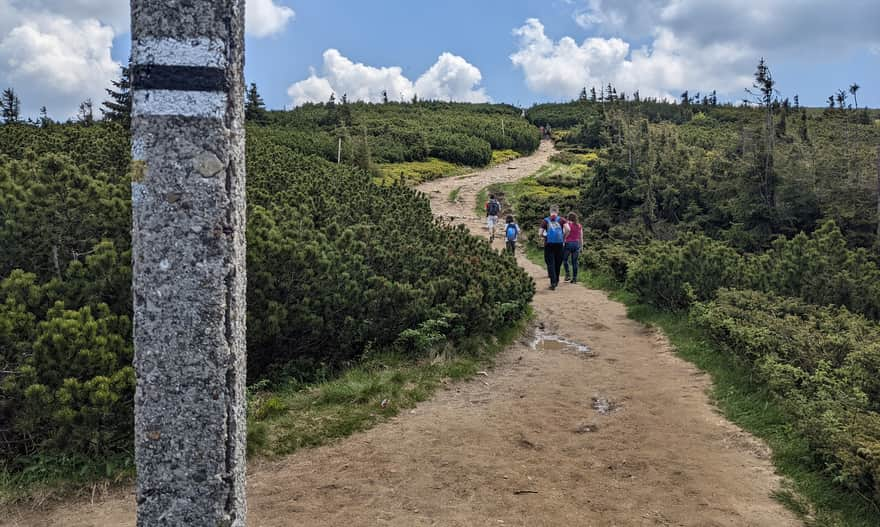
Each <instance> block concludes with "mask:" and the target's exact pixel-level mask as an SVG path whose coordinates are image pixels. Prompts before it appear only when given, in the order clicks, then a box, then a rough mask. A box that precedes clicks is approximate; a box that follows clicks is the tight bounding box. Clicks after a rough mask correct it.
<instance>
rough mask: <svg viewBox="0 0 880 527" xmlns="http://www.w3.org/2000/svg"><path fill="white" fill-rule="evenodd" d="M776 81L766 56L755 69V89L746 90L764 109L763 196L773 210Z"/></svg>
mask: <svg viewBox="0 0 880 527" xmlns="http://www.w3.org/2000/svg"><path fill="white" fill-rule="evenodd" d="M775 86H776V81H775V80H773V75H772V74H771V73H770V67H769V66H767V62H766V61H765V60H764V57H761V61H760V62H759V63H758V68H757V69H756V70H755V82H754V83H753V84H752V88H753V90H754V91H753V90H750V89H748V88H747V89H746V92H747V93H748V94H749V95H751V96H752V99H753V101H754V102H755V103H757V104H758V106H759V107H760V108H761V109H762V110H763V111H764V116H765V121H764V130H763V131H764V141H765V144H764V151H763V152H761V154H760V157H761V158H762V159H761V165H762V166H761V167H760V171H761V185H760V187H761V196H762V197H763V198H764V203H765V204H766V205H767V208H769V209H771V210H773V209H775V208H776V176H775V174H774V172H775V170H774V167H773V149H774V139H775V136H776V131H775V130H774V126H773V107H774V100H773V94H774V92H775Z"/></svg>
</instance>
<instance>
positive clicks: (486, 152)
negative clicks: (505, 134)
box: [429, 133, 492, 167]
mask: <svg viewBox="0 0 880 527" xmlns="http://www.w3.org/2000/svg"><path fill="white" fill-rule="evenodd" d="M429 152H430V155H432V156H434V157H438V158H440V159H445V160H446V161H450V162H452V163H458V164H460V165H467V166H472V167H482V166H486V165H488V164H489V163H491V162H492V145H490V144H489V142H488V141H486V140H484V139H480V138H478V137H473V136H470V135H464V134H452V133H446V134H438V135H436V136H434V137H433V138H432V141H431V146H430V149H429Z"/></svg>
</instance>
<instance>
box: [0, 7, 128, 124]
mask: <svg viewBox="0 0 880 527" xmlns="http://www.w3.org/2000/svg"><path fill="white" fill-rule="evenodd" d="M113 35H114V33H113V29H112V28H110V27H109V26H105V25H102V24H101V23H100V22H98V21H97V20H84V21H73V20H69V19H67V18H63V17H57V16H51V15H40V16H36V17H32V18H31V19H30V20H28V21H23V22H22V23H21V24H19V25H17V26H16V27H14V28H12V29H11V30H9V32H8V33H6V34H5V35H0V77H2V78H3V79H4V84H5V85H7V86H12V87H13V88H15V90H16V91H17V92H18V94H19V97H20V98H21V100H22V115H23V116H34V115H36V113H37V111H38V108H39V107H40V106H41V105H46V106H47V107H48V109H49V111H50V115H54V116H55V117H56V118H68V117H71V116H72V115H74V114H75V113H76V111H77V109H78V107H79V103H80V102H82V101H83V100H85V99H88V98H91V99H92V101H93V103H94V104H95V112H96V115H98V116H99V115H100V113H99V112H98V111H97V108H98V107H99V106H100V103H101V101H103V100H104V99H105V98H106V93H105V91H104V89H105V88H106V87H109V86H110V81H111V80H112V79H114V78H116V77H118V76H119V71H120V70H119V67H120V65H119V64H118V63H117V62H115V61H114V60H113V59H112V58H111V57H110V47H111V45H112V42H113ZM4 87H5V86H4Z"/></svg>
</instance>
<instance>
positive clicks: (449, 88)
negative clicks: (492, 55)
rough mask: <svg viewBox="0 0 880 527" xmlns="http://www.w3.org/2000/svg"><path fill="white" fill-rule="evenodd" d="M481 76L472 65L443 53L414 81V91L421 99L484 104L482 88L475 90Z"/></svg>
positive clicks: (457, 57)
mask: <svg viewBox="0 0 880 527" xmlns="http://www.w3.org/2000/svg"><path fill="white" fill-rule="evenodd" d="M482 80H483V74H482V73H480V70H479V69H477V67H476V66H474V65H473V64H470V63H468V61H466V60H465V59H463V58H462V57H459V56H457V55H453V54H452V53H443V54H442V55H440V58H438V59H437V62H436V63H435V64H434V65H433V66H431V68H430V69H428V71H426V72H425V73H424V75H422V76H421V77H419V80H417V81H416V84H415V90H416V93H417V94H418V95H419V97H421V98H423V99H440V100H450V99H451V100H456V101H463V102H486V101H488V100H489V96H488V95H486V90H485V89H484V88H477V87H476V86H478V85H479V84H480V82H481V81H482Z"/></svg>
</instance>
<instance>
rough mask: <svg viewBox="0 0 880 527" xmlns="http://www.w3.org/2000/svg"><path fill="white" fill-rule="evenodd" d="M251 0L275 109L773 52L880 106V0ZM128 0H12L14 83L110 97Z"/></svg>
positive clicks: (777, 61) (634, 80)
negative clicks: (879, 24) (333, 97)
mask: <svg viewBox="0 0 880 527" xmlns="http://www.w3.org/2000/svg"><path fill="white" fill-rule="evenodd" d="M247 1H248V12H249V16H251V15H252V17H253V20H251V19H250V18H249V20H248V38H247V66H246V76H247V79H248V81H250V82H256V83H257V85H258V86H259V88H260V91H261V93H262V95H263V97H264V98H265V99H266V101H267V103H268V104H269V106H270V107H272V108H282V107H285V106H291V105H293V104H296V103H301V102H303V101H308V100H326V97H327V96H328V95H329V93H331V92H334V93H337V96H339V95H341V94H342V93H343V92H344V93H348V94H349V96H350V97H351V98H363V99H369V100H377V99H378V98H380V97H381V95H380V94H381V92H382V91H383V90H388V91H389V92H391V93H392V94H393V93H398V94H402V95H405V96H406V98H409V97H410V96H411V95H412V94H414V93H417V94H419V95H420V96H422V97H429V98H441V99H457V100H471V101H480V100H487V99H489V100H492V101H496V102H508V103H513V104H518V105H523V106H528V105H531V104H532V103H535V102H543V101H548V100H566V99H570V98H573V97H575V96H576V95H577V92H578V91H579V89H580V87H581V86H584V85H587V86H590V85H599V84H606V83H608V82H613V83H614V84H615V86H616V87H617V88H618V90H622V91H627V92H628V93H631V92H632V91H633V90H635V89H639V90H640V92H641V93H642V94H643V95H656V96H661V97H662V96H668V97H677V96H678V94H680V93H681V91H683V90H684V89H689V90H690V91H691V93H694V92H696V91H703V92H706V91H711V90H712V89H716V90H718V92H719V93H720V94H721V96H722V98H724V99H729V100H735V101H738V100H740V99H741V98H742V97H743V95H744V92H743V88H744V87H745V86H748V85H749V84H750V76H751V74H752V72H753V71H754V67H755V64H756V63H757V61H758V59H759V58H760V57H761V56H764V57H766V58H767V60H768V62H769V64H770V67H771V69H772V71H773V73H774V75H775V77H776V79H777V86H778V89H779V90H780V92H781V94H782V95H783V96H793V95H794V94H795V93H797V94H799V95H800V97H801V101H802V103H804V104H809V105H813V106H816V105H823V104H824V102H825V99H826V98H827V96H828V95H830V94H831V93H833V92H834V91H835V90H837V89H839V88H846V87H848V86H849V85H850V84H851V83H852V82H857V83H858V84H859V85H861V86H862V88H861V90H860V91H859V94H858V97H859V104H860V105H862V106H864V105H870V106H872V107H880V30H877V28H876V21H877V20H880V2H878V1H877V0H837V1H831V0H800V1H799V2H793V1H790V0H715V1H713V2H708V1H706V0H616V1H615V0H543V1H539V0H508V1H503V2H502V1H496V0H492V1H489V0H469V1H465V0H446V1H443V2H424V1H412V0H410V1H404V0H374V1H373V2H363V1H354V0H247ZM127 4H128V2H126V1H123V0H0V14H2V15H4V16H0V85H2V87H5V86H7V85H12V86H13V87H15V88H16V89H17V90H18V91H19V93H21V94H22V95H23V97H22V98H23V102H24V108H25V111H26V112H34V111H35V109H36V108H39V106H40V105H41V104H46V105H47V106H49V109H50V114H53V115H55V116H56V117H63V116H64V114H66V115H70V113H72V112H73V111H75V108H76V107H77V106H78V103H79V101H81V100H83V99H85V98H86V97H91V98H93V99H100V98H102V97H103V89H104V88H105V87H106V86H107V83H108V82H109V80H111V79H112V78H114V77H115V76H116V75H117V74H118V67H119V64H120V63H122V62H124V61H125V60H127V58H128V52H129V39H130V35H129V33H128V9H127ZM47 49H51V50H52V51H53V53H47V52H46V50H47ZM50 59H51V60H50ZM53 61H54V62H53ZM394 68H399V69H394ZM399 96H400V95H399ZM395 98H396V97H395ZM58 114H62V115H58Z"/></svg>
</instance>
